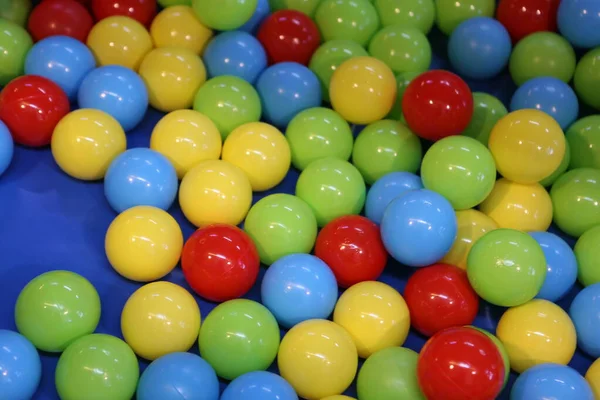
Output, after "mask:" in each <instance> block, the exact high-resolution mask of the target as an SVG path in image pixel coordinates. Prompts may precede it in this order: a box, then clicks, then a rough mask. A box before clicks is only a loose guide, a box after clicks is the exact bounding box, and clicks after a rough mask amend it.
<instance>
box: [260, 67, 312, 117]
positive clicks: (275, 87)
mask: <svg viewBox="0 0 600 400" xmlns="http://www.w3.org/2000/svg"><path fill="white" fill-rule="evenodd" d="M256 90H257V91H258V94H259V96H260V101H261V103H262V109H263V116H264V118H265V119H266V120H267V122H269V123H271V124H272V125H275V126H276V127H278V128H280V129H284V128H285V127H286V126H287V124H288V123H289V122H290V121H291V120H292V118H294V117H295V116H296V115H297V114H298V113H299V112H301V111H304V110H306V109H308V108H313V107H319V106H320V105H321V84H320V83H319V79H318V78H317V76H316V75H315V74H314V73H313V72H312V71H311V70H310V69H308V68H307V67H305V66H304V65H301V64H298V63H295V62H282V63H279V64H275V65H272V66H271V67H269V68H267V69H266V70H265V71H264V72H263V73H262V74H261V75H260V77H259V78H258V81H257V83H256Z"/></svg>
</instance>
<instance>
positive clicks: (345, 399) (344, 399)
mask: <svg viewBox="0 0 600 400" xmlns="http://www.w3.org/2000/svg"><path fill="white" fill-rule="evenodd" d="M321 400H356V399H355V398H354V397H350V396H344V395H343V394H336V395H334V396H327V397H323V398H322V399H321Z"/></svg>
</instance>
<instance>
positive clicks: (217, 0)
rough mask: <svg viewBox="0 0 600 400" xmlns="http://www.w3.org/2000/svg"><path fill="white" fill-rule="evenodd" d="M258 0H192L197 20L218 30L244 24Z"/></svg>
mask: <svg viewBox="0 0 600 400" xmlns="http://www.w3.org/2000/svg"><path fill="white" fill-rule="evenodd" d="M257 5H258V0H192V8H193V9H194V12H195V13H196V16H197V17H198V20H199V21H200V22H201V23H202V24H203V25H204V26H207V27H209V28H212V29H215V30H218V31H232V30H235V29H237V28H239V27H241V26H242V25H244V24H245V23H246V22H248V20H249V19H250V18H252V14H254V11H255V10H256V6H257Z"/></svg>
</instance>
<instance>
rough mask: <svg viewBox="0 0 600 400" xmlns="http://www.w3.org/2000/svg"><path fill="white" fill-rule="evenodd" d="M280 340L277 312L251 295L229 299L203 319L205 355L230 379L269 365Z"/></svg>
mask: <svg viewBox="0 0 600 400" xmlns="http://www.w3.org/2000/svg"><path fill="white" fill-rule="evenodd" d="M279 342H280V336H279V326H278V325H277V321H276V320H275V317H274V316H273V314H271V312H270V311H269V310H268V309H267V308H266V307H265V306H263V305H262V304H260V303H257V302H256V301H253V300H247V299H235V300H229V301H226V302H224V303H221V304H219V305H218V306H217V307H215V308H214V309H213V310H212V311H211V312H210V313H209V314H208V316H207V317H206V319H205V320H204V322H203V323H202V327H201V328H200V336H199V338H198V343H199V346H200V355H201V356H202V358H204V359H205V360H206V361H207V362H208V363H209V364H210V365H211V366H212V367H213V368H214V369H215V372H216V373H217V375H218V376H219V377H221V378H223V379H227V380H234V379H235V378H237V377H238V376H240V375H243V374H245V373H248V372H252V371H264V370H266V369H267V368H269V366H270V365H271V363H273V361H275V357H276V356H277V351H278V350H279Z"/></svg>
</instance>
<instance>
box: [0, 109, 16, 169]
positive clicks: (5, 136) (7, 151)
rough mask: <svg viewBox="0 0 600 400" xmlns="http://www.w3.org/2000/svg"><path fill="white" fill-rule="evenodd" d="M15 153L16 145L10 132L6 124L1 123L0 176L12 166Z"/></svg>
mask: <svg viewBox="0 0 600 400" xmlns="http://www.w3.org/2000/svg"><path fill="white" fill-rule="evenodd" d="M14 151H15V144H14V141H13V138H12V136H11V135H10V131H9V130H8V127H7V126H6V124H4V122H2V121H0V176H2V174H3V173H4V172H6V170H7V169H8V167H9V166H10V163H11V162H12V158H13V154H14Z"/></svg>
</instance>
